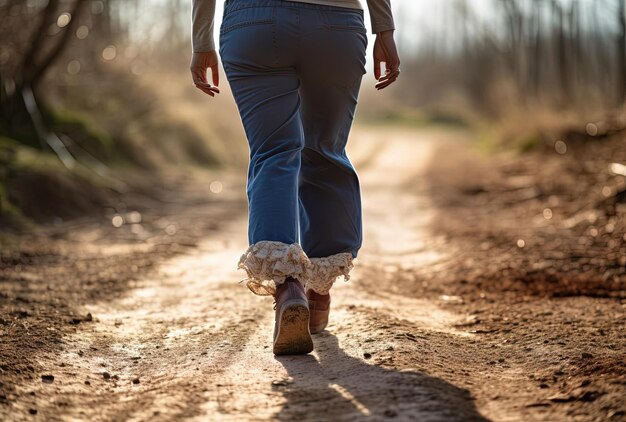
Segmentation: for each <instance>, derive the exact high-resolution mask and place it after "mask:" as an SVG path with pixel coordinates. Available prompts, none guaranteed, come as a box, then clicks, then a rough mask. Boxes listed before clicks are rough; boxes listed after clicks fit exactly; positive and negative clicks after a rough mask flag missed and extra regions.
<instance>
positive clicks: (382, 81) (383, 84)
mask: <svg viewBox="0 0 626 422" xmlns="http://www.w3.org/2000/svg"><path fill="white" fill-rule="evenodd" d="M398 76H400V69H398V68H396V69H395V70H392V68H390V69H389V70H388V71H387V72H385V76H383V77H382V78H379V79H378V82H377V83H376V85H375V88H376V89H377V90H379V91H380V90H381V89H385V88H387V87H388V86H389V85H391V84H392V83H394V82H395V81H396V80H397V79H398Z"/></svg>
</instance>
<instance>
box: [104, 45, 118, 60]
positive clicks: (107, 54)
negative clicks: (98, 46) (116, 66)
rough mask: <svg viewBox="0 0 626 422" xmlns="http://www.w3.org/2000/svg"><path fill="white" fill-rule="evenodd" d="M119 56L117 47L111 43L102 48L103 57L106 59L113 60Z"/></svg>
mask: <svg viewBox="0 0 626 422" xmlns="http://www.w3.org/2000/svg"><path fill="white" fill-rule="evenodd" d="M115 57H117V48H115V46H114V45H109V46H107V47H105V48H104V50H102V58H103V59H104V60H113V59H115Z"/></svg>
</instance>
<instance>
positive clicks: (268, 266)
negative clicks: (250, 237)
mask: <svg viewBox="0 0 626 422" xmlns="http://www.w3.org/2000/svg"><path fill="white" fill-rule="evenodd" d="M352 260H353V258H352V254H351V253H349V252H344V253H339V254H335V255H331V256H328V257H324V258H311V259H309V258H308V257H307V256H306V254H305V253H304V251H303V250H302V247H301V246H300V245H299V244H297V243H292V244H290V245H289V244H286V243H282V242H275V241H269V240H263V241H261V242H257V243H255V244H253V245H250V247H249V248H248V250H247V251H246V252H245V253H244V254H243V255H242V256H241V258H240V259H239V264H238V265H237V268H240V269H243V270H245V271H246V273H247V275H248V278H246V279H244V280H242V281H245V282H246V285H247V286H248V288H249V289H250V291H252V292H253V293H255V294H257V295H261V296H268V295H274V294H275V293H276V286H278V285H279V284H282V283H283V282H284V281H285V279H286V278H287V277H293V278H295V279H298V280H300V282H302V283H303V284H304V286H305V288H307V289H311V290H313V291H315V292H316V293H319V294H328V291H329V290H330V288H331V287H332V285H333V283H334V282H335V280H336V279H337V277H339V276H341V275H343V276H344V279H345V280H346V281H348V280H349V279H350V274H349V273H350V270H351V269H352V268H353V267H354V265H353V263H352Z"/></svg>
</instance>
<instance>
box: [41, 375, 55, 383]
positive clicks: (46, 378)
mask: <svg viewBox="0 0 626 422" xmlns="http://www.w3.org/2000/svg"><path fill="white" fill-rule="evenodd" d="M41 381H42V382H45V383H46V384H52V383H53V382H54V375H42V376H41Z"/></svg>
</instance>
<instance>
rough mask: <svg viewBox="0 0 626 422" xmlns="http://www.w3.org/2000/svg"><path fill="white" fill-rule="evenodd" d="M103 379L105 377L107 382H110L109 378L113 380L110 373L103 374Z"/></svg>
mask: <svg viewBox="0 0 626 422" xmlns="http://www.w3.org/2000/svg"><path fill="white" fill-rule="evenodd" d="M102 377H103V378H104V379H105V380H108V379H109V378H111V374H109V373H108V372H106V371H104V372H103V373H102Z"/></svg>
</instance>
